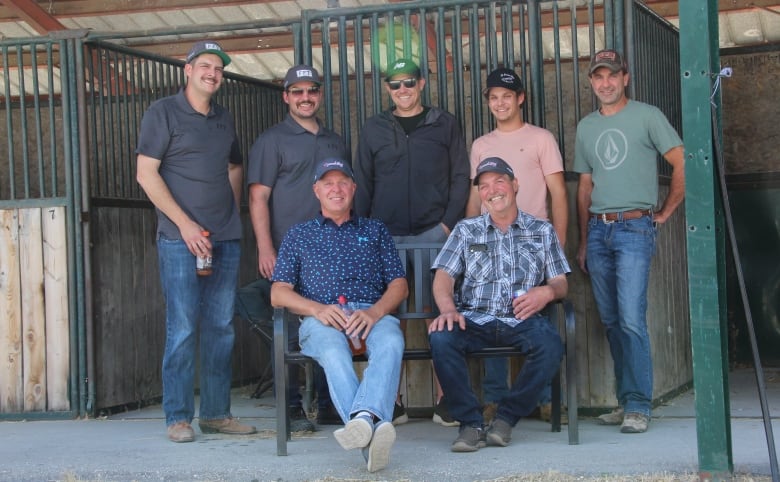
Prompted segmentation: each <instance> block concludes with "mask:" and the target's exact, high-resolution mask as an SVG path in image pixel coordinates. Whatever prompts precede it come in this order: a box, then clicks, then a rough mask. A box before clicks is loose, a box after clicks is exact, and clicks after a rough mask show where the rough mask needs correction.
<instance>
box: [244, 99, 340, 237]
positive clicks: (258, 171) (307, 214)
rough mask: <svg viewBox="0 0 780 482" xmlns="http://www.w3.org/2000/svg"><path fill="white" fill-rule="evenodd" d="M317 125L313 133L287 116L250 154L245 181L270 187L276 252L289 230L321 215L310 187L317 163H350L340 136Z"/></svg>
mask: <svg viewBox="0 0 780 482" xmlns="http://www.w3.org/2000/svg"><path fill="white" fill-rule="evenodd" d="M317 123H318V124H319V130H318V131H317V134H312V133H311V132H309V131H307V130H306V129H304V128H303V127H302V126H301V125H300V124H298V123H297V122H295V119H293V118H292V117H291V116H290V114H289V113H288V114H287V116H286V117H285V118H284V121H282V122H280V123H278V124H276V125H274V126H271V127H270V128H268V129H266V130H265V131H263V133H262V134H260V135H259V136H258V137H257V139H256V140H255V142H254V144H253V145H252V149H251V150H250V151H249V165H248V166H247V172H246V182H247V185H249V186H251V185H252V184H262V185H264V186H267V187H270V188H271V199H270V200H269V208H270V211H271V238H272V239H273V243H274V247H275V248H276V249H277V250H278V249H279V245H280V244H281V242H282V239H283V238H284V235H285V234H286V233H287V230H288V229H290V228H291V227H292V226H293V225H294V224H297V223H301V222H304V221H306V220H308V219H312V218H313V217H315V216H316V215H317V214H318V213H319V212H320V202H319V201H318V200H317V198H316V197H315V196H314V192H313V191H312V188H311V185H312V184H313V183H314V170H315V167H316V166H317V163H318V162H319V161H322V160H324V159H328V158H329V157H337V158H340V159H344V160H347V161H349V152H348V151H347V148H346V146H345V144H344V140H343V139H342V138H341V136H339V135H338V134H336V133H335V132H333V131H332V130H330V129H327V128H326V127H325V126H323V125H322V123H320V122H319V120H318V121H317Z"/></svg>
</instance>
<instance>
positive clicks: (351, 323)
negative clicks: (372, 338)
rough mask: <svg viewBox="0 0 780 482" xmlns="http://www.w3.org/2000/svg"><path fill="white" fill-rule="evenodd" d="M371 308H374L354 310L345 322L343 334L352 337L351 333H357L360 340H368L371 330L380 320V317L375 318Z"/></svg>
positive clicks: (375, 315)
mask: <svg viewBox="0 0 780 482" xmlns="http://www.w3.org/2000/svg"><path fill="white" fill-rule="evenodd" d="M373 308H374V307H373V306H372V307H371V308H366V309H364V310H355V311H354V312H353V313H352V315H351V316H350V317H349V320H347V324H346V326H345V327H344V333H346V334H347V335H349V336H352V334H353V333H357V334H358V335H359V336H360V338H362V339H364V340H365V339H366V338H368V334H369V333H370V332H371V329H372V328H373V327H374V325H376V322H377V321H379V319H380V318H381V316H377V314H376V313H375V312H374V310H373Z"/></svg>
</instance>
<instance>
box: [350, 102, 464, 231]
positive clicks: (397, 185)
mask: <svg viewBox="0 0 780 482" xmlns="http://www.w3.org/2000/svg"><path fill="white" fill-rule="evenodd" d="M353 164H354V166H353V167H354V171H355V182H356V183H357V193H356V194H355V203H354V204H355V212H356V213H357V214H358V215H359V216H365V217H372V218H377V219H380V220H382V221H383V222H384V223H385V224H386V225H387V227H388V229H389V230H390V234H392V235H393V236H409V235H416V234H420V233H422V232H424V231H426V230H428V229H430V228H432V227H433V226H435V225H437V224H439V223H444V224H445V225H446V226H447V227H448V228H449V229H450V230H452V228H453V227H454V226H455V224H456V223H457V222H458V221H460V220H461V219H462V218H463V215H464V213H465V210H466V202H467V201H468V196H469V188H470V186H469V160H468V154H467V153H466V140H465V138H464V137H463V133H462V132H461V130H460V126H459V125H458V121H457V119H456V118H455V116H453V115H452V114H450V113H449V112H447V111H445V110H442V109H439V108H436V107H430V108H429V110H428V113H427V115H426V116H425V119H424V120H423V121H422V122H421V123H420V124H419V125H418V126H417V127H416V128H415V129H414V130H413V131H412V132H411V133H410V134H409V135H408V136H407V135H406V133H405V132H404V130H403V128H402V127H401V124H399V123H398V121H397V120H396V118H395V116H394V115H393V113H392V110H388V111H385V112H382V113H380V114H377V115H375V116H374V117H372V118H370V119H368V120H367V121H366V123H365V125H364V126H363V130H362V131H361V133H360V140H359V142H358V151H357V155H356V156H355V162H354V163H353Z"/></svg>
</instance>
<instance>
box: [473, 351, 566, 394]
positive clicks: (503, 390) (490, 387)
mask: <svg viewBox="0 0 780 482" xmlns="http://www.w3.org/2000/svg"><path fill="white" fill-rule="evenodd" d="M483 363H484V364H485V376H484V378H482V399H483V400H484V401H485V403H488V402H492V403H501V400H503V399H504V397H506V396H507V395H509V388H508V387H507V386H506V379H507V377H508V376H509V358H485V360H484V362H483ZM551 401H552V384H551V383H547V384H546V385H545V386H544V388H543V389H542V393H541V394H539V402H538V403H539V405H546V404H548V403H550V402H551Z"/></svg>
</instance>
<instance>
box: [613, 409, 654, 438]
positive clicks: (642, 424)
mask: <svg viewBox="0 0 780 482" xmlns="http://www.w3.org/2000/svg"><path fill="white" fill-rule="evenodd" d="M648 423H650V417H648V416H647V415H645V414H643V413H637V412H628V413H627V414H626V416H625V417H624V418H623V424H622V425H621V426H620V431H621V432H623V433H644V432H647V424H648Z"/></svg>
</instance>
